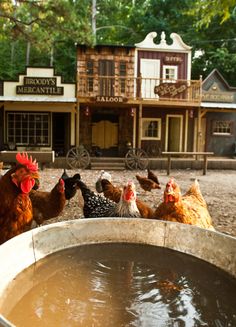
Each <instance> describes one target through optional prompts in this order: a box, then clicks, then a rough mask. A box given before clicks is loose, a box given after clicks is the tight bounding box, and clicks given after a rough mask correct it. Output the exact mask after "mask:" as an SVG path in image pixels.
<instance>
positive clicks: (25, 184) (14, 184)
mask: <svg viewBox="0 0 236 327" xmlns="http://www.w3.org/2000/svg"><path fill="white" fill-rule="evenodd" d="M16 160H17V162H18V163H17V164H16V166H15V167H13V168H12V169H10V170H9V171H7V172H6V173H5V175H3V176H2V178H1V179H0V199H1V205H0V244H2V243H4V242H6V241H7V240H9V239H10V238H12V237H14V236H15V235H18V234H20V233H22V232H24V231H26V230H27V229H29V226H30V225H31V222H32V219H33V212H32V204H31V200H30V198H29V192H30V191H31V189H32V187H33V186H34V184H35V179H37V178H39V174H38V164H37V163H36V161H33V160H32V157H30V158H29V157H28V155H27V154H26V153H23V154H20V153H17V155H16Z"/></svg>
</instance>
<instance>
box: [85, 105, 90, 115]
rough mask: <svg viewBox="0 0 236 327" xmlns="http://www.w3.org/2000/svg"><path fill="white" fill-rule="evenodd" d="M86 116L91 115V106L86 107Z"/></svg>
mask: <svg viewBox="0 0 236 327" xmlns="http://www.w3.org/2000/svg"><path fill="white" fill-rule="evenodd" d="M84 113H85V116H89V115H90V110H89V106H86V107H85V112H84Z"/></svg>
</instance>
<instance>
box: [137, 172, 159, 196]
mask: <svg viewBox="0 0 236 327" xmlns="http://www.w3.org/2000/svg"><path fill="white" fill-rule="evenodd" d="M136 178H137V180H138V182H139V185H140V187H141V188H142V189H143V190H144V191H145V192H146V191H148V192H151V191H152V190H154V189H160V188H161V186H160V184H158V183H156V182H154V181H153V180H152V179H150V178H147V177H143V176H140V175H136Z"/></svg>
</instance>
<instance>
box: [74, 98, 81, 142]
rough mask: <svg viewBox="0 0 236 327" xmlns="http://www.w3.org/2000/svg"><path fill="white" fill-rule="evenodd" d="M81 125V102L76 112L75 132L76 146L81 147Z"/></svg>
mask: <svg viewBox="0 0 236 327" xmlns="http://www.w3.org/2000/svg"><path fill="white" fill-rule="evenodd" d="M79 124H80V104H79V102H78V103H77V112H76V127H75V132H76V137H75V146H76V147H78V146H79Z"/></svg>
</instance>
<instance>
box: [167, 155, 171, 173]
mask: <svg viewBox="0 0 236 327" xmlns="http://www.w3.org/2000/svg"><path fill="white" fill-rule="evenodd" d="M170 170H171V155H170V154H168V157H167V175H170Z"/></svg>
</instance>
